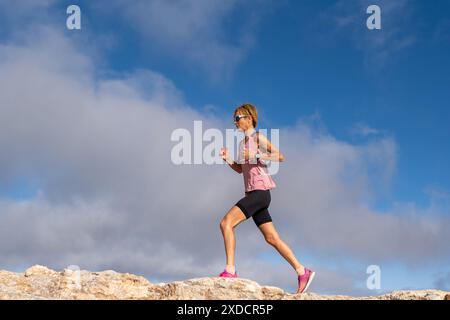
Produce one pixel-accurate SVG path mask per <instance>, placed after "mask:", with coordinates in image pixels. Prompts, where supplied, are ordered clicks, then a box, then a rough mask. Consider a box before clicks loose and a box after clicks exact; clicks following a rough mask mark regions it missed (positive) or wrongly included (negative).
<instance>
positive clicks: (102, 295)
mask: <svg viewBox="0 0 450 320" xmlns="http://www.w3.org/2000/svg"><path fill="white" fill-rule="evenodd" d="M0 299H152V300H153V299H170V300H178V299H187V300H191V299H195V300H203V299H218V300H235V299H264V300H277V299H283V300H328V299H332V300H343V299H376V300H399V299H400V300H405V299H413V300H449V299H450V292H445V291H439V290H420V291H395V292H392V293H390V294H386V295H382V296H372V297H363V298H361V297H358V298H354V297H348V296H324V295H317V294H314V293H305V294H302V295H296V294H290V293H286V292H285V291H283V290H282V289H279V288H276V287H269V286H260V285H259V284H258V283H256V282H254V281H251V280H247V279H242V278H241V279H223V278H219V277H209V278H196V279H190V280H186V281H175V282H171V283H159V284H153V283H150V282H149V281H148V280H146V279H145V278H143V277H141V276H136V275H133V274H129V273H117V272H115V271H111V270H108V271H102V272H89V271H84V270H82V271H73V270H70V269H65V270H63V271H61V272H58V271H54V270H51V269H49V268H47V267H43V266H39V265H36V266H33V267H31V268H29V269H27V270H26V271H25V272H24V273H14V272H8V271H0Z"/></svg>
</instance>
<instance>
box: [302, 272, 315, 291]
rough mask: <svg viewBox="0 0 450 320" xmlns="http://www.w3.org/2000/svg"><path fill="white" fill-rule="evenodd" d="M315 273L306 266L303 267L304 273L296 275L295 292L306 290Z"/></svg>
mask: <svg viewBox="0 0 450 320" xmlns="http://www.w3.org/2000/svg"><path fill="white" fill-rule="evenodd" d="M315 275H316V273H315V272H313V271H311V270H309V269H308V268H305V273H304V274H302V275H301V276H298V289H297V294H299V293H303V292H306V290H307V289H308V287H309V285H310V284H311V282H312V281H313V279H314V276H315Z"/></svg>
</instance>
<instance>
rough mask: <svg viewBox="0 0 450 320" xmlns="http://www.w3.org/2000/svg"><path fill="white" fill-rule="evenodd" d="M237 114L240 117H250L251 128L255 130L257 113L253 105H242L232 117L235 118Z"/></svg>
mask: <svg viewBox="0 0 450 320" xmlns="http://www.w3.org/2000/svg"><path fill="white" fill-rule="evenodd" d="M238 112H239V113H240V114H242V115H247V116H251V117H252V122H253V127H254V128H256V125H257V124H258V111H256V107H255V106H254V105H252V104H250V103H244V104H242V105H240V106H239V107H237V108H236V110H234V116H236V114H237V113H238Z"/></svg>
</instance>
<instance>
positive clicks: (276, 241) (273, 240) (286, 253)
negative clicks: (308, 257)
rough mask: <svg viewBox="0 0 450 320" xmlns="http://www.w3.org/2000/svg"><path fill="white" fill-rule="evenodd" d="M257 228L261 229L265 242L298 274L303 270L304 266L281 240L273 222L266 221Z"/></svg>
mask: <svg viewBox="0 0 450 320" xmlns="http://www.w3.org/2000/svg"><path fill="white" fill-rule="evenodd" d="M259 230H261V232H262V234H263V235H264V239H265V240H266V241H267V243H269V244H270V245H271V246H273V247H274V248H275V249H277V251H278V252H279V253H280V254H281V255H282V256H283V258H285V259H286V260H287V262H289V264H290V265H291V266H292V267H293V268H294V270H295V271H296V272H297V274H298V275H302V274H303V273H304V272H305V269H304V266H303V265H302V264H301V263H300V262H298V260H297V259H296V258H295V255H294V253H293V252H292V250H291V249H290V248H289V246H288V245H287V244H286V243H285V242H284V241H283V240H281V238H280V236H279V235H278V232H277V231H276V230H275V226H274V225H273V222H267V223H263V224H261V225H259Z"/></svg>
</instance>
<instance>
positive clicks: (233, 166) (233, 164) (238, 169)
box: [220, 148, 242, 174]
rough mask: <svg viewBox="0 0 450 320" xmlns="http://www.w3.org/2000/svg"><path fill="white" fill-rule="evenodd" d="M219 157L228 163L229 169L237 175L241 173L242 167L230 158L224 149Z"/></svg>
mask: <svg viewBox="0 0 450 320" xmlns="http://www.w3.org/2000/svg"><path fill="white" fill-rule="evenodd" d="M220 155H221V156H222V159H223V160H225V162H226V163H228V165H229V166H230V168H231V169H233V170H234V171H236V172H237V173H239V174H241V173H242V165H241V164H239V163H237V162H236V161H234V160H233V159H231V158H230V156H229V155H228V150H227V149H226V148H222V149H221V150H220Z"/></svg>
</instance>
